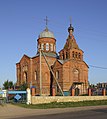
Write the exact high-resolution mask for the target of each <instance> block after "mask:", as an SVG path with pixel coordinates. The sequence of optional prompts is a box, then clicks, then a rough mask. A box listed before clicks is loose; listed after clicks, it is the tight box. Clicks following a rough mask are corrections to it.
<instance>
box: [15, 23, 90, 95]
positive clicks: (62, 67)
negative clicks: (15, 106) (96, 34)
mask: <svg viewBox="0 0 107 119" xmlns="http://www.w3.org/2000/svg"><path fill="white" fill-rule="evenodd" d="M68 32H69V35H68V38H67V40H66V43H65V46H64V48H63V49H62V50H61V51H60V52H59V56H58V55H57V53H56V39H55V38H54V35H53V33H52V32H50V31H49V30H48V29H47V28H46V29H45V30H44V31H43V32H42V33H41V34H40V35H39V38H38V51H37V55H36V56H35V57H32V58H31V57H28V56H26V55H24V56H23V57H22V58H21V60H20V62H19V63H17V64H16V71H17V85H21V84H23V83H27V84H28V86H29V87H30V86H35V87H36V92H35V95H40V52H39V51H40V50H39V49H41V50H42V52H43V53H44V55H45V57H46V59H47V61H48V64H49V65H50V67H51V69H52V71H53V73H54V74H55V77H56V79H57V81H58V83H59V85H60V87H61V89H62V91H63V92H64V94H65V93H66V92H70V93H71V92H72V89H74V90H75V95H81V94H85V93H87V89H88V65H87V64H86V63H85V62H84V61H83V51H82V50H81V49H79V47H78V45H77V43H76V40H75V38H74V36H73V27H72V26H71V25H70V27H69V28H68ZM41 86H42V90H41V92H42V95H52V94H53V89H54V95H55V94H56V95H58V94H59V93H60V91H59V87H58V86H57V84H56V82H55V80H54V77H53V75H52V73H51V72H50V70H49V67H48V65H47V63H46V60H45V58H44V56H43V55H41ZM70 95H71V94H70Z"/></svg>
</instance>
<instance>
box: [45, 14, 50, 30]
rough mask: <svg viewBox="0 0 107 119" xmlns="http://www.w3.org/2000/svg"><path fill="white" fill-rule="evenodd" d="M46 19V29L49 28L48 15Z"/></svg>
mask: <svg viewBox="0 0 107 119" xmlns="http://www.w3.org/2000/svg"><path fill="white" fill-rule="evenodd" d="M44 21H45V22H46V29H48V21H49V20H48V17H47V16H46V19H44Z"/></svg>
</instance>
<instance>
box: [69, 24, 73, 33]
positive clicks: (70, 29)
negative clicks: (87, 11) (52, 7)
mask: <svg viewBox="0 0 107 119" xmlns="http://www.w3.org/2000/svg"><path fill="white" fill-rule="evenodd" d="M70 31H72V32H73V31H74V28H73V27H72V25H71V24H70V27H69V28H68V32H70Z"/></svg>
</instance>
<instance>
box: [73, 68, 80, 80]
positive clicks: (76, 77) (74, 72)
mask: <svg viewBox="0 0 107 119" xmlns="http://www.w3.org/2000/svg"><path fill="white" fill-rule="evenodd" d="M73 74H74V77H73V79H74V82H78V81H79V70H78V69H74V70H73Z"/></svg>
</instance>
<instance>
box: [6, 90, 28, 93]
mask: <svg viewBox="0 0 107 119" xmlns="http://www.w3.org/2000/svg"><path fill="white" fill-rule="evenodd" d="M8 94H26V91H12V90H11V91H8Z"/></svg>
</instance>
